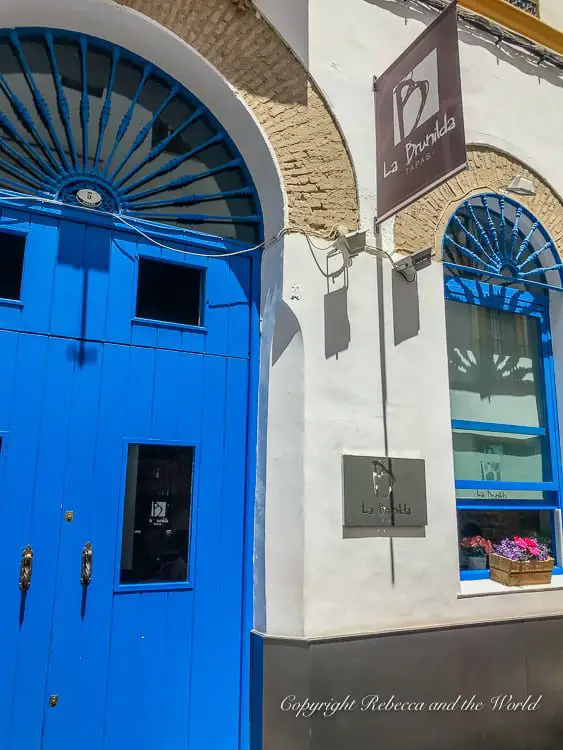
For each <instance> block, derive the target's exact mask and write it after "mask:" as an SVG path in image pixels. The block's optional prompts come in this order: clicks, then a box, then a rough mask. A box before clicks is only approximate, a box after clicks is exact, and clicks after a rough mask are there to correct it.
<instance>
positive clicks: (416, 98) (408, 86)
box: [374, 0, 467, 224]
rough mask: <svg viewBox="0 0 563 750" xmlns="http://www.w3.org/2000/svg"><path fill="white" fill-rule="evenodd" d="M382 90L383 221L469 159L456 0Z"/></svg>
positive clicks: (382, 79)
mask: <svg viewBox="0 0 563 750" xmlns="http://www.w3.org/2000/svg"><path fill="white" fill-rule="evenodd" d="M374 90H375V124H376V131H377V223H378V224H379V223H380V222H382V221H384V220H385V219H388V218H389V217H390V216H393V214H395V213H397V212H398V211H400V210H401V209H403V208H405V207H406V206H408V205H409V204H410V203H412V202H413V201H415V200H416V199H417V198H420V197H421V196H422V195H424V194H425V193H427V192H429V191H430V190H432V189H433V188H435V187H436V186H437V185H439V184H440V183H442V182H444V181H445V180H447V179H449V178H450V177H453V175H455V174H457V173H458V172H460V171H461V170H462V169H464V168H465V166H466V164H467V154H466V149H465V130H464V125H463V107H462V96H461V75H460V69H459V47H458V39H457V4H456V2H455V0H454V2H452V3H450V5H448V6H447V8H446V9H445V10H444V11H442V13H440V15H439V16H438V17H437V18H436V19H435V20H434V21H433V22H432V23H431V24H430V25H429V26H428V28H426V29H425V31H423V32H422V34H421V35H420V36H419V37H418V38H417V39H415V41H414V42H413V43H412V44H411V45H410V47H408V49H406V50H405V52H403V54H402V55H401V56H400V57H399V58H398V59H397V60H396V61H395V62H394V63H393V64H392V65H391V67H389V68H388V69H387V70H386V71H385V73H383V74H382V75H381V76H379V78H378V79H377V80H376V81H375V85H374Z"/></svg>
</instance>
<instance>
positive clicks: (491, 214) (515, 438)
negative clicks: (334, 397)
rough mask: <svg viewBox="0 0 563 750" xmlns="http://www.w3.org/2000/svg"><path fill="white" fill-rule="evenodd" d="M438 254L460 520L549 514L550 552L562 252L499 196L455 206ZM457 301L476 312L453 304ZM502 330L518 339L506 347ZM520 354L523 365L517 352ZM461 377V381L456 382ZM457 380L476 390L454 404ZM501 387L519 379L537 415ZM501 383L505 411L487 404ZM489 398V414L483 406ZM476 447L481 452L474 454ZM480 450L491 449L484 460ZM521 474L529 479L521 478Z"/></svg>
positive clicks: (555, 493)
mask: <svg viewBox="0 0 563 750" xmlns="http://www.w3.org/2000/svg"><path fill="white" fill-rule="evenodd" d="M442 251H443V264H444V267H445V268H444V270H445V295H446V306H447V322H448V329H449V331H448V334H449V335H448V349H449V358H450V362H449V364H450V393H451V396H452V417H453V419H452V432H453V439H454V466H455V488H456V505H457V510H458V517H459V518H461V517H462V516H464V515H465V517H467V516H468V515H470V514H468V513H465V514H464V512H466V511H471V512H489V511H491V512H504V511H516V512H519V513H520V514H522V515H525V514H526V513H527V512H535V511H538V512H540V511H541V512H542V513H543V514H544V515H545V514H546V513H547V514H549V515H550V517H551V524H550V525H551V534H552V549H553V551H554V553H555V551H556V545H555V529H556V519H555V514H554V511H556V510H558V509H559V508H560V504H561V501H560V490H561V460H560V442H559V428H558V419H557V403H556V394H555V374H554V366H553V351H552V341H551V331H550V322H549V296H548V292H549V291H550V290H558V291H561V290H562V288H563V285H562V281H563V275H562V271H563V266H562V264H561V262H560V258H559V255H558V253H557V250H556V248H555V246H554V244H553V242H552V241H551V239H550V237H549V235H548V234H547V232H546V230H545V229H544V227H543V226H542V225H541V223H540V222H539V221H538V220H537V219H536V218H535V217H534V216H533V215H532V214H531V213H530V212H529V211H528V210H527V209H526V208H525V207H524V206H522V205H520V204H519V203H517V202H516V201H514V200H512V199H511V198H508V197H506V196H501V195H496V194H481V195H477V196H473V197H472V198H470V199H468V200H466V201H464V202H463V203H462V204H461V205H460V206H459V207H458V208H457V209H456V211H455V212H454V214H453V215H452V216H451V218H450V220H449V222H448V225H447V227H446V231H445V234H444V238H443V246H442ZM454 303H461V304H462V305H464V306H465V305H471V306H475V307H473V308H471V309H469V308H465V307H464V308H459V307H456V306H455V304H454ZM455 316H457V318H458V319H459V320H460V321H464V322H463V325H466V326H467V332H466V333H465V334H464V335H466V336H467V340H470V338H471V337H473V336H475V337H477V339H479V337H480V341H481V343H480V344H479V346H481V347H483V346H484V347H485V349H486V351H487V357H484V358H483V362H485V361H488V362H489V372H488V375H487V378H489V380H488V382H487V384H486V385H484V384H483V382H482V381H481V379H482V376H483V371H484V369H483V364H482V362H478V361H477V359H478V358H479V357H477V358H476V357H475V355H474V353H473V351H469V349H467V350H466V351H464V348H463V346H456V344H457V343H458V341H457V339H456V340H455V341H452V329H453V323H452V320H453V318H454V317H455ZM456 325H457V324H456ZM495 326H496V327H497V328H498V332H497V333H496V334H495ZM506 333H508V334H509V337H512V338H511V341H513V342H514V343H512V344H511V343H508V342H507V341H506V340H504V341H503V337H504V338H506V336H505V334H506ZM495 336H497V337H498V342H496V343H495V341H492V339H494V338H495ZM462 338H463V337H462ZM483 342H484V343H483ZM497 344H498V346H497ZM524 351H525V352H526V357H528V359H526V360H525V361H524V358H519V356H518V352H520V353H522V352H524ZM487 358H488V360H487ZM459 374H461V375H459ZM458 375H459V377H460V378H461V380H459V381H456V378H458ZM455 382H465V383H471V386H469V385H467V386H463V387H464V388H467V393H469V391H471V390H473V391H474V392H473V393H472V399H473V400H471V399H468V400H466V401H459V402H455V394H454V383H455ZM503 382H504V385H503ZM507 382H511V383H516V384H517V387H518V388H519V389H520V391H519V393H521V394H522V393H524V392H527V393H529V392H530V389H535V401H534V403H536V406H537V414H536V415H535V418H533V419H530V418H529V417H530V414H529V413H528V414H527V415H523V413H522V411H521V410H520V411H519V410H518V409H517V408H515V407H514V406H513V405H510V403H511V402H510V394H509V393H508V392H507V390H506V383H507ZM456 387H457V386H456ZM497 387H498V389H499V390H498V393H497V392H496V391H495V392H494V393H493V398H496V397H497V396H498V397H499V401H498V403H502V408H498V407H497V406H496V405H495V404H496V403H497V402H493V401H492V400H491V390H490V389H491V388H492V389H494V388H497ZM503 388H504V390H503ZM464 398H465V392H464ZM487 398H489V399H490V403H493V407H494V408H490V406H486V407H485V408H484V409H482V408H481V407H480V406H479V405H480V404H483V403H484V401H483V399H485V400H486V399H487ZM503 399H504V400H503ZM461 403H463V404H464V406H463V408H461V407H460V406H459V404H461ZM456 404H457V405H456ZM474 407H475V409H474ZM473 410H474V411H473ZM483 415H485V416H483ZM495 443H496V444H497V445H494V444H495ZM503 444H504V445H508V446H509V450H510V451H513V452H514V455H513V456H511V461H512V464H511V466H512V467H515V466H517V467H518V468H517V469H516V472H515V473H516V474H517V475H518V476H517V477H516V478H515V477H514V476H511V475H510V474H511V473H512V470H513V469H511V470H510V471H509V472H508V476H507V475H506V474H507V472H506V471H501V470H500V467H501V465H503V462H504V461H505V458H504V457H503V456H502V450H503ZM456 446H457V448H458V449H459V450H460V453H459V454H457V453H456ZM472 446H479V448H477V449H476V451H475V453H472V452H471V450H472ZM483 446H485V447H484V448H483ZM522 446H525V447H524V448H523V447H522ZM479 450H484V451H490V453H488V454H487V455H484V454H483V455H480V454H479ZM467 457H471V459H472V460H473V463H471V462H469V461H468V458H467ZM458 458H459V460H458ZM526 461H527V463H525V462H526ZM479 463H480V471H476V470H475V469H476V466H477V465H478V464H479ZM504 465H508V462H507V463H506V464H504ZM526 472H527V473H529V474H530V476H522V474H523V473H526ZM555 572H563V570H562V569H559V568H556V569H555ZM488 575H489V573H488V570H475V571H473V570H462V571H461V578H462V579H473V578H485V577H488Z"/></svg>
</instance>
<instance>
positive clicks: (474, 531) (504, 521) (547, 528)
mask: <svg viewBox="0 0 563 750" xmlns="http://www.w3.org/2000/svg"><path fill="white" fill-rule="evenodd" d="M457 521H458V537H459V542H461V540H462V539H463V538H464V537H471V536H481V537H484V538H485V539H488V540H489V541H490V542H492V544H496V543H497V542H500V541H501V540H502V539H504V538H505V537H514V536H522V537H535V538H537V540H538V542H539V543H540V544H545V545H547V547H548V549H549V550H550V551H551V554H553V541H552V540H553V536H552V525H553V515H552V512H551V511H549V510H490V511H480V510H459V511H458V512H457ZM468 557H471V556H470V555H469V556H468V555H467V553H466V552H464V551H463V550H462V548H461V546H460V547H459V562H460V568H461V569H462V570H468V569H475V568H476V567H479V563H478V562H476V561H475V560H469V559H468ZM481 566H482V567H488V559H486V558H485V559H484V560H482V561H481Z"/></svg>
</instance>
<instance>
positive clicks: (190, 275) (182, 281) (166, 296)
mask: <svg viewBox="0 0 563 750" xmlns="http://www.w3.org/2000/svg"><path fill="white" fill-rule="evenodd" d="M201 285H202V271H200V270H199V269H198V268H191V267H190V266H180V265H176V264H174V263H163V262H162V261H158V260H148V259H147V258H140V259H139V280H138V287H137V313H136V314H137V317H138V318H150V319H151V320H163V321H168V322H171V323H183V324H187V325H194V326H197V325H200V310H201Z"/></svg>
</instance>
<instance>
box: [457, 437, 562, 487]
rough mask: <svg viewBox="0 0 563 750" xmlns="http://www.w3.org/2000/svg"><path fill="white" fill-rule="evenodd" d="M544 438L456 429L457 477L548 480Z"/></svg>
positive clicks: (507, 480)
mask: <svg viewBox="0 0 563 750" xmlns="http://www.w3.org/2000/svg"><path fill="white" fill-rule="evenodd" d="M544 442H545V440H544V438H542V437H540V436H539V435H512V434H506V433H500V432H469V431H467V430H454V431H453V446H454V472H455V478H456V479H474V480H478V481H484V482H547V481H550V477H549V475H548V471H549V463H548V462H546V461H545V460H544V456H543V453H544Z"/></svg>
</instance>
